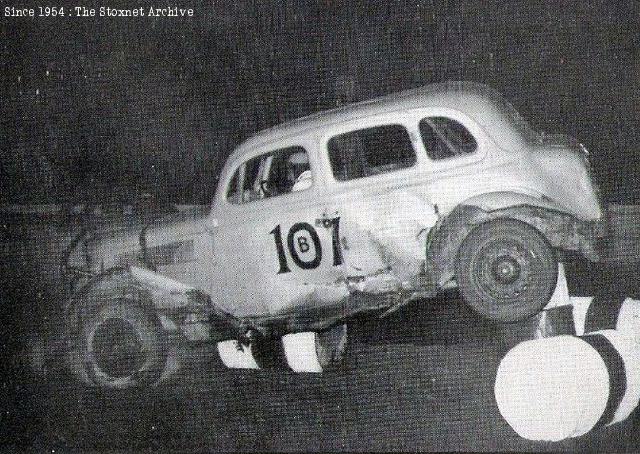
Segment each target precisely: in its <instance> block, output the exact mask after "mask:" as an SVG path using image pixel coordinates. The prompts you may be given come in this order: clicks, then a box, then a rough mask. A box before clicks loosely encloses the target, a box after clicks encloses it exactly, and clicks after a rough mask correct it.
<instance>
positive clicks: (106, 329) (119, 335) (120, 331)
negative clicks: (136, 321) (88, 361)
mask: <svg viewBox="0 0 640 454" xmlns="http://www.w3.org/2000/svg"><path fill="white" fill-rule="evenodd" d="M91 349H92V351H93V355H94V358H95V361H96V364H97V366H98V368H99V369H100V370H101V371H102V372H103V373H105V374H106V375H108V376H110V377H114V378H122V377H127V376H130V375H132V374H134V373H135V372H136V371H138V370H140V368H141V367H142V365H143V364H144V361H145V354H144V350H143V345H142V340H141V339H140V336H139V334H138V332H137V330H136V328H135V327H134V326H133V325H132V324H131V323H130V322H128V321H127V320H123V319H120V318H109V319H107V320H105V321H103V322H102V323H100V324H99V325H98V326H97V327H96V330H95V333H94V335H93V339H92V341H91Z"/></svg>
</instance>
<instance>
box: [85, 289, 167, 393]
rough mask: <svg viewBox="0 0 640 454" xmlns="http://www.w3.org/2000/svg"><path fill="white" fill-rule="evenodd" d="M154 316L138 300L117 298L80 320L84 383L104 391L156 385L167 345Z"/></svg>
mask: <svg viewBox="0 0 640 454" xmlns="http://www.w3.org/2000/svg"><path fill="white" fill-rule="evenodd" d="M165 337H166V336H165V334H164V332H163V331H162V327H161V325H160V322H159V321H158V320H157V317H155V315H153V314H150V313H149V312H148V311H146V310H144V309H143V308H142V307H141V306H140V305H139V304H138V303H137V302H136V301H132V300H127V299H114V300H111V301H109V302H105V303H104V304H102V305H100V306H98V307H97V308H96V309H95V310H94V311H93V313H92V314H90V315H87V316H85V317H83V318H82V319H81V320H80V330H79V336H78V338H77V339H76V343H77V345H76V348H75V349H74V352H75V356H76V357H77V360H78V362H79V365H80V368H81V374H82V376H84V378H85V381H86V382H89V383H90V384H92V385H95V386H98V387H100V388H105V389H126V388H132V387H141V386H149V385H152V384H155V383H156V382H157V381H158V380H159V378H160V376H161V375H162V372H163V371H164V369H165V366H166V364H167V345H166V344H167V342H166V338H165Z"/></svg>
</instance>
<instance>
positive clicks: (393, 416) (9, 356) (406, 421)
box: [0, 243, 640, 452]
mask: <svg viewBox="0 0 640 454" xmlns="http://www.w3.org/2000/svg"><path fill="white" fill-rule="evenodd" d="M5 246H6V243H5ZM43 247H44V246H43ZM11 249H12V247H10V246H7V248H6V250H11ZM28 260H29V258H25V257H21V256H14V257H12V258H11V260H4V259H3V261H2V276H3V283H4V284H5V285H4V287H3V293H2V299H1V301H2V312H1V313H2V325H1V328H0V329H1V330H2V339H3V343H2V354H3V360H4V361H3V364H4V365H5V367H4V368H3V374H4V377H3V380H2V388H1V389H0V402H1V403H2V405H3V407H2V408H1V409H0V411H1V413H0V440H2V446H3V447H4V448H5V449H8V450H16V449H19V450H21V449H24V448H27V447H30V448H35V449H36V450H38V451H44V450H51V449H55V450H56V451H58V450H64V449H73V448H75V449H80V450H87V449H91V450H100V449H111V450H112V449H131V450H136V451H139V450H144V449H157V448H160V449H169V450H180V451H220V450H225V451H228V450H234V451H235V450H242V451H291V450H293V451H334V450H340V451H345V450H348V451H372V450H374V451H381V450H385V451H386V450H402V451H415V450H419V451H430V450H486V451H495V450H509V451H513V450H536V451H539V450H553V451H557V450H571V451H584V450H587V449H588V450H597V451H607V452H611V451H627V452H638V451H640V436H639V435H638V433H640V430H639V429H640V419H639V418H638V412H637V411H636V412H635V413H634V414H632V415H631V417H630V418H629V419H628V420H627V421H625V422H624V423H621V424H617V425H615V426H612V427H609V428H605V429H599V430H596V431H594V432H592V433H590V434H588V435H586V436H583V437H580V438H577V439H571V440H566V441H564V442H560V443H535V442H530V441H527V440H524V439H522V438H520V437H519V436H518V435H517V434H515V433H514V432H513V431H512V430H511V428H510V427H509V426H508V425H507V423H506V422H505V421H504V420H503V419H502V417H501V416H500V414H499V411H498V409H497V407H496V404H495V401H494V397H493V381H494V378H495V373H496V368H497V365H498V363H499V361H500V358H501V357H502V355H503V354H504V353H505V351H506V348H508V346H509V345H513V344H514V342H517V340H518V339H522V338H526V337H527V335H528V334H530V327H528V326H527V325H526V324H521V325H520V326H516V325H512V326H510V327H509V328H506V329H505V328H499V327H496V326H495V325H492V324H490V323H487V322H484V321H482V320H480V319H479V318H478V317H476V316H475V315H474V314H472V313H471V312H470V311H469V310H468V309H466V307H465V306H464V305H462V304H461V303H460V302H459V301H458V300H456V299H455V298H454V297H452V296H450V297H449V298H441V299H440V300H435V301H428V302H427V301H425V302H421V303H417V304H414V305H413V306H410V307H407V308H406V310H404V311H400V312H399V313H397V314H394V315H393V316H392V317H390V318H389V319H386V320H384V321H378V320H359V321H355V322H354V323H352V324H351V325H350V327H349V330H350V337H351V345H350V350H349V352H348V354H347V358H346V363H345V366H344V368H342V369H340V370H335V371H333V372H329V373H326V374H322V375H310V374H302V375H299V374H293V373H290V372H284V371H255V372H254V371H251V372H243V371H230V370H226V369H222V368H221V367H220V365H219V364H217V363H216V361H215V355H213V349H212V347H211V346H201V347H198V348H196V349H192V350H190V351H188V352H187V353H186V354H185V356H184V360H183V364H184V367H182V368H181V369H180V370H179V372H178V373H177V374H176V375H174V376H173V377H171V378H170V379H169V380H168V381H167V382H166V383H164V384H162V385H161V386H159V387H157V388H155V389H150V390H145V391H128V392H125V393H120V394H110V395H106V394H99V393H96V392H95V391H93V390H87V389H84V388H82V387H81V386H79V385H77V384H75V383H74V382H73V381H72V380H71V379H70V378H69V377H67V376H65V375H64V374H59V373H58V374H50V375H48V376H47V377H46V378H44V379H36V378H34V377H33V376H32V375H30V374H29V372H28V370H27V368H26V367H25V366H24V363H23V362H22V361H21V356H20V354H19V353H20V351H21V348H22V347H23V346H24V344H25V342H26V339H27V335H28V333H29V332H31V331H32V330H33V329H42V327H43V326H46V325H47V320H49V319H48V318H47V317H48V316H47V314H48V313H50V312H51V311H52V310H55V307H56V304H58V302H57V300H56V297H55V294H56V289H52V288H51V287H50V285H49V284H48V283H47V282H48V279H44V278H42V277H41V276H40V274H39V273H41V272H42V266H38V267H33V266H32V267H29V266H28V265H29V264H28V263H27V262H28ZM635 270H637V266H636V265H633V266H632V265H629V266H626V267H622V268H619V269H606V270H605V269H602V268H595V267H593V266H590V267H583V268H582V269H575V268H571V267H568V270H567V271H568V273H569V275H570V276H571V278H570V289H571V290H572V292H574V291H576V290H581V291H583V292H587V294H588V292H591V291H593V287H594V286H596V285H600V283H602V282H609V283H610V284H611V285H613V286H614V287H616V288H617V290H618V291H624V292H630V293H633V291H634V289H635V291H636V295H634V296H637V290H638V289H640V286H639V285H638V276H637V273H636V271H635ZM45 277H46V276H45ZM583 294H584V293H583ZM587 397H588V396H587Z"/></svg>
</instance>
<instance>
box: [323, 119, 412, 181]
mask: <svg viewBox="0 0 640 454" xmlns="http://www.w3.org/2000/svg"><path fill="white" fill-rule="evenodd" d="M328 148H329V161H330V162H331V170H332V171H333V175H334V177H335V178H336V179H337V180H340V181H347V180H353V179H356V178H362V177H368V176H371V175H378V174H381V173H386V172H391V171H393V170H398V169H404V168H406V167H411V166H412V165H413V164H415V162H416V154H415V150H414V149H413V144H412V143H411V138H410V137H409V133H408V132H407V130H406V129H405V128H404V127H403V126H400V125H385V126H377V127H375V128H367V129H360V130H357V131H350V132H347V133H345V134H340V135H338V136H335V137H332V138H331V139H330V140H329V143H328Z"/></svg>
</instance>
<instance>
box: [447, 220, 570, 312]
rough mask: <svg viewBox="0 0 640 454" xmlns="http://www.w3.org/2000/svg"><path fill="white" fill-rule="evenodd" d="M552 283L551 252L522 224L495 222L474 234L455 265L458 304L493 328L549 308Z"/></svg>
mask: <svg viewBox="0 0 640 454" xmlns="http://www.w3.org/2000/svg"><path fill="white" fill-rule="evenodd" d="M557 278H558V262H557V259H556V257H555V254H554V250H553V248H552V247H551V245H550V244H549V242H548V241H547V240H546V238H545V237H544V236H542V234H541V233H540V232H539V231H538V230H536V229H534V228H533V227H531V226H530V225H528V224H525V223H524V222H521V221H517V220H514V219H496V220H492V221H489V222H486V223H484V224H481V225H479V226H478V227H476V228H474V229H473V230H472V231H471V232H470V233H469V234H468V235H467V236H466V238H465V239H464V240H463V242H462V244H461V246H460V249H459V250H458V255H457V259H456V279H457V281H458V286H459V287H460V291H461V293H462V296H463V298H464V300H465V301H466V302H467V304H469V305H470V306H471V307H472V308H473V309H474V310H475V311H476V312H478V313H479V314H481V315H483V316H484V317H486V318H488V319H491V320H494V321H498V322H515V321H519V320H525V319H527V318H529V317H531V316H533V315H535V314H537V313H538V312H540V310H542V308H543V307H544V306H545V305H546V304H547V303H548V302H549V298H550V296H551V294H552V293H553V290H554V288H555V285H556V281H557Z"/></svg>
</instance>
